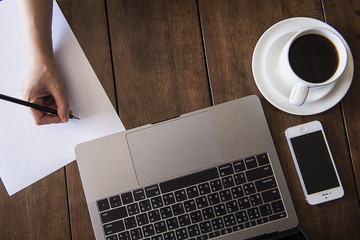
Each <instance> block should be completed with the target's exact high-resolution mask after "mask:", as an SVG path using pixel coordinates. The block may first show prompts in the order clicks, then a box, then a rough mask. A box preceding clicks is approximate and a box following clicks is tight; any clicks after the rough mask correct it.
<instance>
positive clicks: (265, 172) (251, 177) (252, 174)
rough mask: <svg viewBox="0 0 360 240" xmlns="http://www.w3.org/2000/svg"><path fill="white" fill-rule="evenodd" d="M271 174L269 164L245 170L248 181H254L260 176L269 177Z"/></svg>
mask: <svg viewBox="0 0 360 240" xmlns="http://www.w3.org/2000/svg"><path fill="white" fill-rule="evenodd" d="M272 175H273V172H272V169H271V167H270V165H266V166H263V167H258V168H255V169H251V170H249V171H246V178H247V180H248V181H249V182H250V181H255V180H258V179H261V178H265V177H269V176H272Z"/></svg>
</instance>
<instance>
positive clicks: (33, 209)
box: [0, 168, 71, 240]
mask: <svg viewBox="0 0 360 240" xmlns="http://www.w3.org/2000/svg"><path fill="white" fill-rule="evenodd" d="M0 211H1V213H0V229H1V231H0V232H1V234H0V239H3V240H8V239H11V240H23V239H54V236H56V239H59V240H61V239H64V240H67V239H70V237H71V233H70V224H69V215H68V205H67V194H66V182H65V171H64V168H62V169H60V170H58V171H56V172H55V173H53V174H51V175H49V176H47V177H45V178H43V179H42V180H40V181H38V182H36V183H34V184H32V185H31V186H29V187H27V188H26V189H24V190H22V191H20V192H18V193H16V194H14V195H12V196H11V197H9V196H8V194H7V192H6V190H5V188H4V187H3V185H2V184H0Z"/></svg>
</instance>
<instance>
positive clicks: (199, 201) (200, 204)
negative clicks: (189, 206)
mask: <svg viewBox="0 0 360 240" xmlns="http://www.w3.org/2000/svg"><path fill="white" fill-rule="evenodd" d="M196 205H197V207H198V208H199V209H200V208H204V207H207V206H209V203H208V201H207V199H206V197H205V196H203V197H198V198H196Z"/></svg>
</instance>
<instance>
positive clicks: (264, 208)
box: [259, 204, 272, 217]
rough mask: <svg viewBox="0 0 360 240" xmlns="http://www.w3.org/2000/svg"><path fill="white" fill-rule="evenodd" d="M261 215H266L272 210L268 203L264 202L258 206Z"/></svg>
mask: <svg viewBox="0 0 360 240" xmlns="http://www.w3.org/2000/svg"><path fill="white" fill-rule="evenodd" d="M259 209H260V213H261V216H263V217H266V216H269V215H271V214H272V210H271V207H270V205H269V204H265V205H262V206H260V207H259Z"/></svg>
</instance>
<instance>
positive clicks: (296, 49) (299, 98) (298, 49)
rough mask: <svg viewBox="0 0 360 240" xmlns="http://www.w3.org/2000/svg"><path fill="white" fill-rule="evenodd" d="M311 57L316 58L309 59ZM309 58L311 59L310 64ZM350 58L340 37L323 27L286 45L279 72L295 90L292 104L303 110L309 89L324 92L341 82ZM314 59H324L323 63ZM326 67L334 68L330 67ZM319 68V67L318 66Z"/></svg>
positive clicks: (302, 31)
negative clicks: (321, 89)
mask: <svg viewBox="0 0 360 240" xmlns="http://www.w3.org/2000/svg"><path fill="white" fill-rule="evenodd" d="M319 35H320V37H319ZM323 37H325V39H324V38H323ZM310 38H311V39H310ZM320 40H321V41H324V43H325V44H321V45H320V43H322V42H321V41H320ZM329 41H330V42H329ZM306 42H307V43H308V45H306ZM310 43H313V44H310ZM316 44H318V46H317V45H316ZM315 46H317V47H315ZM319 46H320V47H319ZM323 46H328V48H326V49H323V48H325V47H323ZM331 46H332V47H331ZM308 53H311V54H313V55H311V54H310V55H311V56H308V55H309V54H308ZM315 53H316V54H315ZM330 53H332V54H330ZM323 54H324V55H323ZM326 54H329V56H331V57H329V56H326ZM334 54H336V55H337V66H335V64H336V62H335V55H334ZM299 56H301V57H299ZM297 57H298V59H300V60H298V59H297ZM307 58H309V59H308V60H307ZM347 58H348V56H347V50H346V47H345V43H344V42H343V40H342V38H341V37H340V36H339V35H338V34H337V33H335V32H333V31H331V30H329V29H327V28H322V27H316V28H308V29H303V30H301V31H299V32H297V33H296V34H295V35H294V36H293V37H292V38H291V39H290V40H289V41H288V42H287V43H286V44H285V46H284V48H283V49H282V51H281V53H280V59H279V61H280V62H279V66H280V72H281V74H282V76H283V77H284V79H285V80H286V81H287V82H288V83H289V84H290V85H291V86H292V90H291V93H290V97H289V102H290V103H291V104H294V105H297V106H301V105H302V104H304V102H305V101H306V99H307V96H308V93H309V89H310V88H321V87H324V86H326V85H328V84H332V83H334V82H335V81H336V80H338V79H339V78H340V76H341V75H342V73H343V72H344V70H345V68H346V64H347ZM313 59H324V61H323V60H321V61H316V60H313ZM328 61H329V62H328ZM325 63H327V64H328V65H332V67H328V65H327V64H325ZM317 64H319V66H316V65H317ZM312 73H314V74H312ZM318 73H319V74H318ZM320 73H321V74H320ZM325 73H326V74H325ZM309 74H310V75H309ZM311 74H312V75H313V76H314V78H313V76H311ZM320 76H321V77H320ZM315 80H316V81H315Z"/></svg>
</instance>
